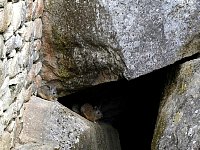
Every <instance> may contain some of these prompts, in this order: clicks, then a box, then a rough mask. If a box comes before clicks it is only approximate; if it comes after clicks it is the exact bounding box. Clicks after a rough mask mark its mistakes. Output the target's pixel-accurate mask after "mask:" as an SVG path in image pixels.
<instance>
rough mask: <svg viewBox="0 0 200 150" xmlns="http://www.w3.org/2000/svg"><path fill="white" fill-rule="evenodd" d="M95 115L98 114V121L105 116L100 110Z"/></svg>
mask: <svg viewBox="0 0 200 150" xmlns="http://www.w3.org/2000/svg"><path fill="white" fill-rule="evenodd" d="M95 114H96V119H100V118H102V117H103V114H102V112H101V111H100V110H96V111H95Z"/></svg>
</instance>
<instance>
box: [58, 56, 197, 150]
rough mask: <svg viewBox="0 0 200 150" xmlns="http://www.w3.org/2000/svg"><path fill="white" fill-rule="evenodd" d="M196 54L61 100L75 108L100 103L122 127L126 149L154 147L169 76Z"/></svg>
mask: <svg viewBox="0 0 200 150" xmlns="http://www.w3.org/2000/svg"><path fill="white" fill-rule="evenodd" d="M196 56H197V55H194V56H192V57H189V58H185V59H182V60H181V61H178V62H176V63H175V64H173V65H169V66H167V67H164V68H162V69H159V70H156V71H153V72H151V73H149V74H146V75H143V76H140V77H138V78H136V79H133V80H129V81H128V80H125V79H121V80H119V81H114V82H109V83H103V84H100V85H97V86H93V87H89V88H86V89H83V90H80V91H78V92H76V93H74V94H71V95H68V96H65V97H61V98H59V99H58V102H60V103H61V104H63V105H64V106H66V107H68V108H71V107H72V106H73V105H74V104H79V105H83V104H84V103H90V104H92V105H93V106H100V109H101V110H102V113H103V116H104V117H103V118H102V119H101V120H100V121H99V122H105V123H109V124H111V125H112V126H113V127H114V128H115V129H117V130H118V133H119V138H120V144H121V149H122V150H128V149H130V148H133V149H137V147H139V149H141V150H149V149H151V142H152V138H153V133H154V128H155V124H156V120H157V115H158V110H159V105H160V101H161V98H162V95H163V93H164V89H165V86H166V84H168V81H169V78H170V79H172V77H175V76H176V75H175V74H176V72H178V69H179V64H181V63H183V62H185V61H188V60H191V59H194V58H196Z"/></svg>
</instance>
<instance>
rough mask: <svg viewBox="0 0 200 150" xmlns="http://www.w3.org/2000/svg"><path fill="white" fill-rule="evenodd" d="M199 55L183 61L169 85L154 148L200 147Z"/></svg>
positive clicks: (158, 121)
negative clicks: (196, 57)
mask: <svg viewBox="0 0 200 150" xmlns="http://www.w3.org/2000/svg"><path fill="white" fill-rule="evenodd" d="M199 85H200V58H198V59H194V60H191V61H189V62H186V63H184V64H182V65H180V68H179V70H178V71H177V72H176V73H175V76H174V77H173V79H171V82H169V84H168V86H167V87H166V90H165V93H164V97H163V101H162V103H161V107H160V113H159V117H158V120H157V126H156V129H155V133H154V138H153V142H152V150H163V149H167V150H179V149H181V150H197V149H199V147H200V138H199V133H200V121H199V118H200V86H199Z"/></svg>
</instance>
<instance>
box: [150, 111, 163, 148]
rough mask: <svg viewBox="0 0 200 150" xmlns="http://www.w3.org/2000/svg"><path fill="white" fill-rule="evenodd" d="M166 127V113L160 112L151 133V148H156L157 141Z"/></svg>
mask: <svg viewBox="0 0 200 150" xmlns="http://www.w3.org/2000/svg"><path fill="white" fill-rule="evenodd" d="M165 128H166V115H164V114H161V115H160V117H159V119H158V121H157V125H156V129H155V132H154V135H153V140H152V143H151V150H157V149H158V142H159V140H160V138H161V136H162V135H163V132H164V130H165Z"/></svg>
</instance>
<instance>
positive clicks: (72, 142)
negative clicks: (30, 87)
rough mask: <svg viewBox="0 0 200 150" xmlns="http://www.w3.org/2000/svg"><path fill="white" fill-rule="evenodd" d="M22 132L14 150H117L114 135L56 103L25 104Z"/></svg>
mask: <svg viewBox="0 0 200 150" xmlns="http://www.w3.org/2000/svg"><path fill="white" fill-rule="evenodd" d="M23 120H24V122H23V130H22V132H21V134H20V137H19V139H20V143H23V145H18V146H16V148H15V149H16V150H23V149H25V148H28V149H30V150H32V149H34V148H38V147H39V148H40V149H41V150H43V149H44V150H45V148H47V147H48V149H60V150H67V149H75V150H82V149H83V150H86V149H88V150H89V149H91V150H120V149H121V148H120V142H119V137H118V133H117V131H116V130H115V129H114V128H112V127H111V126H109V125H106V124H100V123H92V122H90V121H88V120H87V119H85V118H83V117H81V116H80V115H78V114H76V113H74V112H72V111H71V110H69V109H68V108H66V107H64V106H62V105H61V104H59V103H58V102H50V101H46V100H43V99H41V98H38V97H35V96H33V97H31V100H30V101H29V102H28V103H26V104H25V110H24V118H23Z"/></svg>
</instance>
